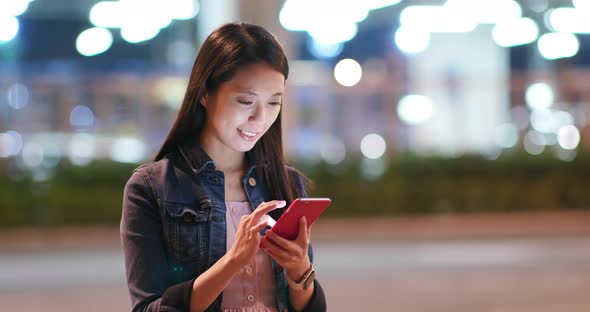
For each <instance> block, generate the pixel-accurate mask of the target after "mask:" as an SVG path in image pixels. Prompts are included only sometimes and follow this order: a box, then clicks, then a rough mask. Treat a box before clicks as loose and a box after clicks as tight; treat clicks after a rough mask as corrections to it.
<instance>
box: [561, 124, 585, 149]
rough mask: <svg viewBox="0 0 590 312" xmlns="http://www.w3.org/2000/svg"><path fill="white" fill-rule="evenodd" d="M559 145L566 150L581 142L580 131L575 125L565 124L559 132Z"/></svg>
mask: <svg viewBox="0 0 590 312" xmlns="http://www.w3.org/2000/svg"><path fill="white" fill-rule="evenodd" d="M557 142H558V143H559V146H561V147H562V148H564V149H566V150H572V149H575V148H576V147H578V144H580V131H579V130H578V128H576V127H575V126H573V125H569V126H563V127H561V128H560V129H559V131H558V133H557Z"/></svg>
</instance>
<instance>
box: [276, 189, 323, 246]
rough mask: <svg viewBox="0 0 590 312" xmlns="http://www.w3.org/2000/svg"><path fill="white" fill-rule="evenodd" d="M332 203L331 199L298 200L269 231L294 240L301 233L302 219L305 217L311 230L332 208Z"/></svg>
mask: <svg viewBox="0 0 590 312" xmlns="http://www.w3.org/2000/svg"><path fill="white" fill-rule="evenodd" d="M330 202H331V200H330V199H329V198H297V199H295V200H294V201H293V202H292V203H291V205H289V208H287V210H285V212H284V213H283V214H282V215H281V217H280V218H279V220H277V223H276V224H275V225H273V226H272V227H271V228H270V229H269V231H273V232H274V233H276V234H278V235H279V236H281V237H283V238H286V239H289V240H294V239H296V238H297V234H298V233H299V220H300V219H301V217H303V216H305V218H306V219H307V228H308V229H309V227H311V225H312V224H313V223H314V222H315V221H316V220H317V219H318V218H319V217H320V215H321V214H322V212H324V210H326V208H328V206H330Z"/></svg>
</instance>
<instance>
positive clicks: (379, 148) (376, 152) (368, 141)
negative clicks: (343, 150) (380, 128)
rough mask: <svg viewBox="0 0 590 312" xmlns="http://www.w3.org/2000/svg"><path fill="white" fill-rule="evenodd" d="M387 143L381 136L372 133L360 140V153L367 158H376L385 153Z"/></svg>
mask: <svg viewBox="0 0 590 312" xmlns="http://www.w3.org/2000/svg"><path fill="white" fill-rule="evenodd" d="M386 148H387V145H386V144H385V140H384V139H383V137H382V136H380V135H378V134H375V133H372V134H368V135H366V136H365V137H364V138H363V139H362V140H361V153H363V155H364V156H365V157H367V158H371V159H377V158H380V157H382V156H383V154H385V150H386Z"/></svg>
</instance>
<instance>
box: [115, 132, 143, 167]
mask: <svg viewBox="0 0 590 312" xmlns="http://www.w3.org/2000/svg"><path fill="white" fill-rule="evenodd" d="M145 153H146V149H145V144H144V143H143V142H142V141H140V140H138V139H136V138H117V139H115V140H114V141H113V144H112V145H111V150H110V157H111V159H112V160H114V161H117V162H121V163H138V162H140V161H142V160H144V159H145V157H146V154H145Z"/></svg>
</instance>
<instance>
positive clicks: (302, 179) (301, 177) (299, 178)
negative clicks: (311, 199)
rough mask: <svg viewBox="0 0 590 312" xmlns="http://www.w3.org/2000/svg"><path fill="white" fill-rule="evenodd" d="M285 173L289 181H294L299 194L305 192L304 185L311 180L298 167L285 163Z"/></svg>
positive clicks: (309, 183)
mask: <svg viewBox="0 0 590 312" xmlns="http://www.w3.org/2000/svg"><path fill="white" fill-rule="evenodd" d="M286 168H287V174H288V175H289V179H290V180H291V181H295V183H296V184H297V188H298V190H299V193H300V194H305V193H306V192H305V189H306V186H310V185H311V184H312V183H311V180H310V179H309V178H308V177H306V176H305V174H303V172H301V171H300V170H299V169H297V168H295V167H294V166H291V165H286Z"/></svg>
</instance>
